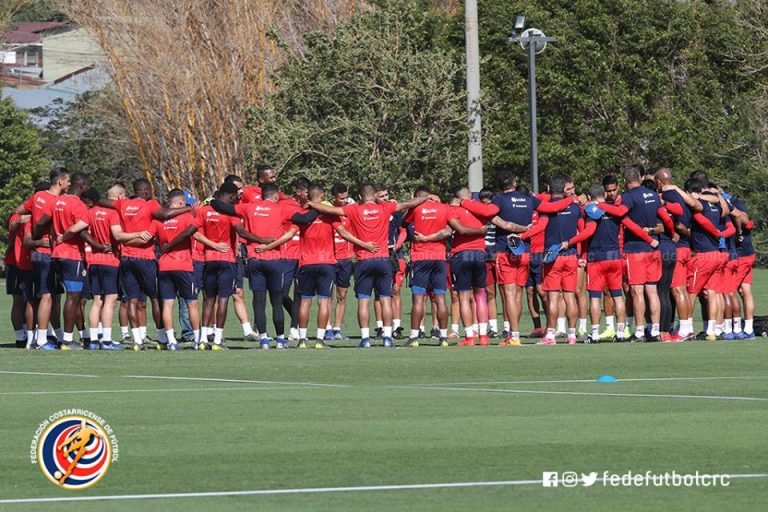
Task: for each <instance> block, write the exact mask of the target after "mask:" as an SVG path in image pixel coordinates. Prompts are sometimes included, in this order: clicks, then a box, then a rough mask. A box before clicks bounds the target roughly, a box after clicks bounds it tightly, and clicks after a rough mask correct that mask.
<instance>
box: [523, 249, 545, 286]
mask: <svg viewBox="0 0 768 512" xmlns="http://www.w3.org/2000/svg"><path fill="white" fill-rule="evenodd" d="M530 261H531V262H530V264H529V266H528V268H529V271H528V281H526V283H525V287H526V288H533V287H534V286H538V285H540V284H541V276H542V274H541V265H542V264H543V263H544V253H543V252H532V253H531V260H530Z"/></svg>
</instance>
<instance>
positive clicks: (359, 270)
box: [355, 258, 392, 299]
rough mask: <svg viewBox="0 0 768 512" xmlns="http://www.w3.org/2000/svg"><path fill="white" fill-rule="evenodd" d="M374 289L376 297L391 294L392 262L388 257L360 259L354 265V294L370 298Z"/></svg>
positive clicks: (359, 297) (361, 297)
mask: <svg viewBox="0 0 768 512" xmlns="http://www.w3.org/2000/svg"><path fill="white" fill-rule="evenodd" d="M374 290H375V291H376V295H377V296H378V297H391V296H392V264H391V263H390V261H389V258H371V259H367V260H360V261H358V262H357V265H355V295H356V296H357V298H358V299H370V298H371V295H372V294H373V292H374Z"/></svg>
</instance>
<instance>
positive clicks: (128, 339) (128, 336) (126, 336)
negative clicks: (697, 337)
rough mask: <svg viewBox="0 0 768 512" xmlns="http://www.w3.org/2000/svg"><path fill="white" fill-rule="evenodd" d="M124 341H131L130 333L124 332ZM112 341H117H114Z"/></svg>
mask: <svg viewBox="0 0 768 512" xmlns="http://www.w3.org/2000/svg"><path fill="white" fill-rule="evenodd" d="M122 342H123V343H130V342H131V335H130V334H128V333H125V334H123V339H122ZM112 343H115V342H114V341H113V342H112Z"/></svg>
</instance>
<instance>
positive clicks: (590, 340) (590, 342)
mask: <svg viewBox="0 0 768 512" xmlns="http://www.w3.org/2000/svg"><path fill="white" fill-rule="evenodd" d="M612 336H613V335H612ZM601 337H602V336H600V335H598V336H597V338H595V337H593V336H592V335H591V334H588V335H587V337H586V338H584V343H585V344H587V345H594V344H597V343H600V338H601Z"/></svg>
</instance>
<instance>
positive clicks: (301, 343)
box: [296, 339, 307, 348]
mask: <svg viewBox="0 0 768 512" xmlns="http://www.w3.org/2000/svg"><path fill="white" fill-rule="evenodd" d="M296 348H307V340H306V339H300V340H299V344H298V345H296Z"/></svg>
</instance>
